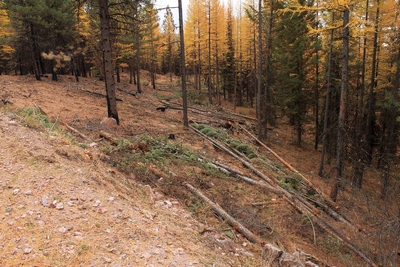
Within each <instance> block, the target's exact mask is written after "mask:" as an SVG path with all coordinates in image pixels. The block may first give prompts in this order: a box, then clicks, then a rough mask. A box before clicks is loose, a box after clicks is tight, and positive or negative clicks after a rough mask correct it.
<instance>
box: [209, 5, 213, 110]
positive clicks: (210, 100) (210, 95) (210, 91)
mask: <svg viewBox="0 0 400 267" xmlns="http://www.w3.org/2000/svg"><path fill="white" fill-rule="evenodd" d="M211 85H212V82H211V0H208V102H209V103H210V104H212V88H211V87H212V86H211Z"/></svg>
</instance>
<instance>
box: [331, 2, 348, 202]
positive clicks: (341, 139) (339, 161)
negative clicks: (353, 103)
mask: <svg viewBox="0 0 400 267" xmlns="http://www.w3.org/2000/svg"><path fill="white" fill-rule="evenodd" d="M349 21H350V10H349V8H348V7H346V8H345V10H344V11H343V35H342V36H343V51H342V53H343V63H342V84H341V92H340V109H339V118H338V136H337V143H336V146H337V148H336V174H335V178H334V181H333V185H332V189H331V194H330V197H331V199H332V200H333V201H335V202H336V200H337V195H338V191H339V185H340V181H341V179H342V169H343V158H344V147H345V126H346V109H347V107H346V105H347V87H348V83H349V73H348V72H349Z"/></svg>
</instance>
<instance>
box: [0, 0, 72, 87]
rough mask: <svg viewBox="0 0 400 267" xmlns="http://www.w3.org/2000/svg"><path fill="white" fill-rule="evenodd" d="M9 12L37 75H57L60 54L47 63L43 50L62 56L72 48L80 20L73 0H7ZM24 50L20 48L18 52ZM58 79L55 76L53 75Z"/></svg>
mask: <svg viewBox="0 0 400 267" xmlns="http://www.w3.org/2000/svg"><path fill="white" fill-rule="evenodd" d="M3 2H4V3H5V7H6V9H7V11H8V14H9V17H10V20H11V22H12V25H13V27H14V29H15V32H16V36H15V41H16V42H18V44H19V45H18V47H17V49H20V48H22V47H24V46H25V47H28V48H29V53H30V54H31V56H30V58H31V59H32V61H31V63H32V65H33V67H34V70H35V71H34V72H35V77H36V79H37V80H40V75H42V74H44V73H46V72H52V73H53V75H55V74H56V71H57V68H58V67H59V66H57V62H56V57H53V58H51V59H50V62H49V63H50V64H47V65H46V62H45V60H44V58H43V56H42V53H46V54H50V53H52V54H53V55H58V54H60V53H61V52H63V53H64V54H69V53H70V52H71V51H68V49H69V47H70V45H71V44H73V42H74V38H75V37H76V19H75V15H74V9H73V5H72V4H73V3H72V1H61V0H57V1H51V3H50V2H48V1H44V0H34V1H26V2H25V3H24V4H23V5H21V3H20V1H16V0H6V1H3ZM20 52H21V53H23V51H18V50H17V51H16V53H20ZM53 78H54V76H53Z"/></svg>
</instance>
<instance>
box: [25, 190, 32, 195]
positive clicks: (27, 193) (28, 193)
mask: <svg viewBox="0 0 400 267" xmlns="http://www.w3.org/2000/svg"><path fill="white" fill-rule="evenodd" d="M24 194H25V195H27V196H30V195H32V190H29V189H28V190H25V192H24Z"/></svg>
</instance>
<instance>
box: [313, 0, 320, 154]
mask: <svg viewBox="0 0 400 267" xmlns="http://www.w3.org/2000/svg"><path fill="white" fill-rule="evenodd" d="M317 8H318V4H317ZM318 24H319V18H318V11H317V14H316V23H315V29H316V30H317V31H318V27H319V25H318ZM318 42H319V34H317V35H316V36H315V44H316V47H315V84H314V95H315V106H314V110H315V112H314V113H315V139H314V149H315V150H317V149H318V144H319V133H320V129H319V128H320V127H319V53H318V52H319V45H318Z"/></svg>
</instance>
